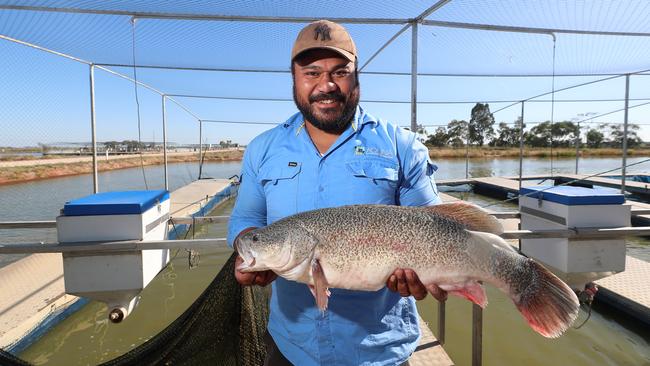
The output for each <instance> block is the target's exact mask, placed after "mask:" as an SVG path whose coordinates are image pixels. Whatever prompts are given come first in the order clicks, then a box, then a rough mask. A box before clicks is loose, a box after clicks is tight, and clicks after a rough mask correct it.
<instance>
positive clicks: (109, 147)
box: [104, 141, 120, 151]
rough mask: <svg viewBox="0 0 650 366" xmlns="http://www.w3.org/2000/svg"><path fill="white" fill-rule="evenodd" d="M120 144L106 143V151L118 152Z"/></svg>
mask: <svg viewBox="0 0 650 366" xmlns="http://www.w3.org/2000/svg"><path fill="white" fill-rule="evenodd" d="M119 144H120V143H119V142H117V141H106V142H104V148H105V149H106V150H113V151H114V150H117V145H119Z"/></svg>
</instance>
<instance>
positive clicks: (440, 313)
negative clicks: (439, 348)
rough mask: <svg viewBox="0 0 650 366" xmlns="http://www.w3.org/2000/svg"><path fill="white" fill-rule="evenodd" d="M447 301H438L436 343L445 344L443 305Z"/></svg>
mask: <svg viewBox="0 0 650 366" xmlns="http://www.w3.org/2000/svg"><path fill="white" fill-rule="evenodd" d="M446 303H447V301H438V342H440V345H443V344H445V316H446V314H445V304H446Z"/></svg>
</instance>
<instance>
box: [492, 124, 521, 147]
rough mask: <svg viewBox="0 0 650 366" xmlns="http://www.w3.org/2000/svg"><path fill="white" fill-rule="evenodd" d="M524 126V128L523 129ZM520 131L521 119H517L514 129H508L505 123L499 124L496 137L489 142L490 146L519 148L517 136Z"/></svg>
mask: <svg viewBox="0 0 650 366" xmlns="http://www.w3.org/2000/svg"><path fill="white" fill-rule="evenodd" d="M525 127H526V126H524V128H525ZM520 131H521V117H520V118H517V120H516V121H515V125H514V127H509V126H508V124H507V123H505V122H501V123H499V130H498V132H497V137H495V138H494V139H493V140H492V141H490V145H491V146H500V147H504V146H519V138H520V136H519V134H520Z"/></svg>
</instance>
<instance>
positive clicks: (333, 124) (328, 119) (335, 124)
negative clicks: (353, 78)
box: [293, 83, 360, 135]
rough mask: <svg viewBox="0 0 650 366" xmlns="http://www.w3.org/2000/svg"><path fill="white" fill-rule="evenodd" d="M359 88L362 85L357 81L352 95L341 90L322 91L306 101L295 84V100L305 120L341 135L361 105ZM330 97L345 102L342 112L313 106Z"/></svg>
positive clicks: (328, 131) (319, 127)
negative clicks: (317, 109)
mask: <svg viewBox="0 0 650 366" xmlns="http://www.w3.org/2000/svg"><path fill="white" fill-rule="evenodd" d="M359 90H360V87H359V84H358V83H357V85H356V86H355V87H354V89H352V92H351V93H350V95H349V96H347V97H346V96H345V95H343V94H342V93H339V92H332V93H320V94H316V95H310V96H309V98H308V101H305V100H302V99H300V98H298V95H297V94H296V86H295V84H294V86H293V100H294V102H295V103H296V106H297V107H298V110H299V111H300V113H302V115H303V117H304V118H305V120H306V121H309V123H311V124H312V125H313V126H314V127H316V128H318V129H319V130H321V131H324V132H327V133H331V134H336V135H340V134H342V133H343V131H345V130H346V129H347V128H348V126H349V125H350V123H352V118H353V117H354V113H355V112H356V110H357V106H358V105H359V94H360V92H359ZM328 99H331V100H335V101H338V102H343V109H342V110H340V112H339V109H338V108H327V109H324V110H320V111H316V108H315V107H312V103H316V102H318V101H321V100H328ZM317 114H318V115H317Z"/></svg>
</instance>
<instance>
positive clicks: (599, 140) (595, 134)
mask: <svg viewBox="0 0 650 366" xmlns="http://www.w3.org/2000/svg"><path fill="white" fill-rule="evenodd" d="M603 141H605V135H604V134H603V133H602V132H600V131H598V130H596V129H594V128H592V129H590V130H589V131H587V147H589V148H599V147H600V146H601V145H602V144H603Z"/></svg>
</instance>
